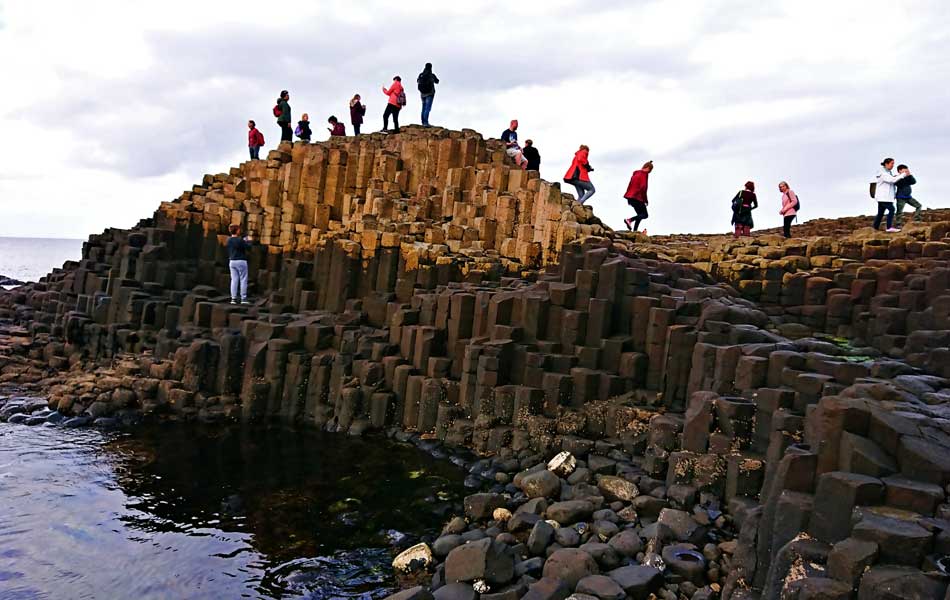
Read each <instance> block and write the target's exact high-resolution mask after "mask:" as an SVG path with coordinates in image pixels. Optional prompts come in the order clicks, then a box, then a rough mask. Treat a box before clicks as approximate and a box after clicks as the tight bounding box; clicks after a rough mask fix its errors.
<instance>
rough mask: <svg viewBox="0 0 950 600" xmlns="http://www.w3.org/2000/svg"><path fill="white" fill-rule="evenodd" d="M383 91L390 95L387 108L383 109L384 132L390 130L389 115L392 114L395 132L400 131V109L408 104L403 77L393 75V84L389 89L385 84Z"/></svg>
mask: <svg viewBox="0 0 950 600" xmlns="http://www.w3.org/2000/svg"><path fill="white" fill-rule="evenodd" d="M383 93H384V94H386V95H387V96H389V102H387V103H386V110H385V111H383V132H384V133H388V132H389V117H390V115H392V118H393V133H399V111H400V110H402V107H403V106H405V104H406V92H405V90H403V87H402V77H400V76H399V75H396V76H395V77H393V84H392V85H391V86H389V89H386V87H385V86H383Z"/></svg>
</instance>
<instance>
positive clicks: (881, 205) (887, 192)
mask: <svg viewBox="0 0 950 600" xmlns="http://www.w3.org/2000/svg"><path fill="white" fill-rule="evenodd" d="M881 167H882V168H881V170H880V172H878V174H877V175H876V176H875V178H874V181H873V182H872V183H874V184H875V190H874V199H875V200H877V216H876V217H874V229H880V227H881V220H882V219H883V218H884V213H885V212H887V231H888V232H889V233H893V232H897V231H900V229H897V228H895V227H893V223H894V198H895V197H896V196H897V182H898V181H900V180H901V179H903V178H905V177H907V176H908V175H910V171H908V172H906V173H900V174H897V175H894V173H893V172H891V169H893V168H894V159H893V158H885V159H884V160H883V162H881Z"/></svg>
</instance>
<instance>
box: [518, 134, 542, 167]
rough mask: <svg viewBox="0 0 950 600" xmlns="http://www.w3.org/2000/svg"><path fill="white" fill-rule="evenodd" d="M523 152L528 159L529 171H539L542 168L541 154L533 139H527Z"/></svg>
mask: <svg viewBox="0 0 950 600" xmlns="http://www.w3.org/2000/svg"><path fill="white" fill-rule="evenodd" d="M521 153H522V154H524V157H525V158H527V159H528V170H529V171H539V170H540V169H541V155H540V154H538V149H537V148H535V147H534V142H533V141H531V140H525V142H524V148H523V149H522V150H521Z"/></svg>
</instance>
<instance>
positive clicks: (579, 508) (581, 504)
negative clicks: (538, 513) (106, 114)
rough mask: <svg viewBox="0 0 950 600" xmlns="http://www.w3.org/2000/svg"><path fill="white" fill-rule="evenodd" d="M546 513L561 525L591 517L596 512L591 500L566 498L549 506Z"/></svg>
mask: <svg viewBox="0 0 950 600" xmlns="http://www.w3.org/2000/svg"><path fill="white" fill-rule="evenodd" d="M546 514H547V517H548V518H549V519H553V520H555V521H557V522H558V523H560V524H561V525H570V524H572V523H577V522H578V521H581V520H584V519H588V518H590V516H591V515H592V514H594V505H593V504H592V503H591V502H590V501H589V500H565V501H564V502H555V503H554V504H552V505H551V506H549V507H548V510H547V512H546Z"/></svg>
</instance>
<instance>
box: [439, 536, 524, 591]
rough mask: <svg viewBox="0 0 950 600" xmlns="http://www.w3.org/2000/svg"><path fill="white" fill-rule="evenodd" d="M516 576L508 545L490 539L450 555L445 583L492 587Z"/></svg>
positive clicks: (446, 565) (464, 547)
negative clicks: (482, 582)
mask: <svg viewBox="0 0 950 600" xmlns="http://www.w3.org/2000/svg"><path fill="white" fill-rule="evenodd" d="M514 574H515V561H514V557H512V555H511V552H509V550H508V547H507V546H505V544H503V543H501V542H498V541H496V540H493V539H491V538H483V539H480V540H478V541H475V542H469V543H467V544H464V545H462V546H459V547H457V548H455V549H453V550H452V551H451V552H449V555H448V557H447V558H446V559H445V580H446V582H450V583H454V582H458V581H475V580H477V579H484V580H485V581H487V582H488V583H489V584H490V585H499V584H505V583H508V582H509V581H511V579H512V577H514Z"/></svg>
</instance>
